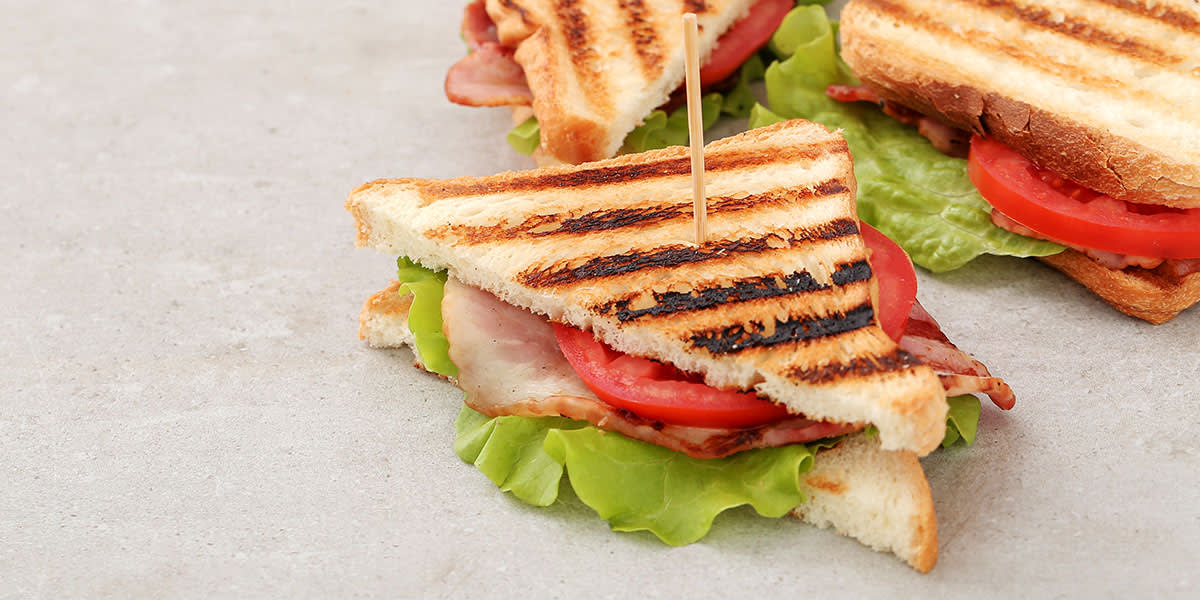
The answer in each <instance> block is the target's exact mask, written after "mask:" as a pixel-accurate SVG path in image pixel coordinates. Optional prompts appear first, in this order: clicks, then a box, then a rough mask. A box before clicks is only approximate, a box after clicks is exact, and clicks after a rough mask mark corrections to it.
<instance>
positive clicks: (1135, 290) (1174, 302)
mask: <svg viewBox="0 0 1200 600" xmlns="http://www.w3.org/2000/svg"><path fill="white" fill-rule="evenodd" d="M1038 260H1041V261H1042V262H1044V263H1046V264H1048V265H1050V266H1052V267H1054V268H1055V269H1058V270H1059V271H1062V272H1063V273H1064V274H1066V275H1067V276H1068V277H1070V278H1071V279H1074V280H1075V281H1077V282H1079V284H1080V285H1082V286H1084V287H1086V288H1088V289H1089V290H1091V291H1092V292H1093V293H1095V294H1096V295H1097V296H1100V297H1101V298H1102V299H1103V300H1104V301H1105V302H1107V303H1109V304H1111V305H1112V307H1113V308H1115V309H1117V310H1119V311H1121V312H1123V313H1125V314H1127V315H1130V316H1132V317H1137V318H1139V319H1143V320H1145V321H1149V322H1151V323H1153V324H1155V325H1160V324H1162V323H1166V322H1167V321H1170V320H1171V319H1174V318H1175V317H1176V316H1178V315H1179V313H1181V312H1183V311H1184V310H1186V309H1187V308H1189V307H1191V306H1194V305H1195V304H1196V303H1198V302H1200V272H1196V273H1191V274H1188V275H1185V276H1183V277H1179V276H1176V275H1174V274H1172V273H1168V272H1165V269H1167V268H1169V267H1167V266H1165V265H1164V266H1163V267H1159V268H1158V269H1142V268H1139V267H1130V268H1126V269H1112V268H1109V267H1107V266H1105V265H1103V264H1101V263H1099V262H1096V261H1095V260H1093V259H1091V258H1088V257H1087V256H1086V255H1084V254H1082V253H1080V252H1076V251H1075V250H1067V251H1065V252H1061V253H1059V254H1054V255H1051V256H1044V257H1041V258H1040V259H1038Z"/></svg>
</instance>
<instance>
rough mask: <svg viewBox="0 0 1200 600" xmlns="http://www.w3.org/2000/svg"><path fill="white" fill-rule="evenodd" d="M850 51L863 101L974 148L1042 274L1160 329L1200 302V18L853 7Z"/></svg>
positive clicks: (1033, 8)
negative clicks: (874, 99) (1038, 246)
mask: <svg viewBox="0 0 1200 600" xmlns="http://www.w3.org/2000/svg"><path fill="white" fill-rule="evenodd" d="M840 36H841V41H842V55H843V57H844V59H845V60H846V62H847V63H848V64H849V66H850V68H851V69H852V70H853V72H854V74H855V75H856V76H857V77H858V78H859V79H860V80H861V82H862V84H863V85H865V86H866V88H868V90H869V93H867V94H864V95H863V96H862V97H863V98H864V99H871V98H870V96H871V94H875V95H877V96H878V98H879V99H881V100H882V102H883V103H884V104H885V106H890V107H891V109H892V111H903V112H913V111H915V112H916V113H919V115H924V116H926V117H931V118H932V119H934V120H936V122H937V123H940V124H942V127H943V128H944V126H946V125H948V126H950V127H951V128H955V129H958V130H962V131H963V132H965V133H963V134H962V135H961V139H962V140H964V141H965V140H966V139H967V138H969V137H971V136H974V138H973V139H971V141H970V142H969V145H970V158H969V166H968V170H969V173H970V177H971V180H972V182H973V183H975V185H976V186H977V187H978V188H979V191H980V193H981V194H982V196H983V197H984V198H985V199H986V200H987V201H988V202H989V203H990V204H991V205H992V208H993V210H992V221H993V223H995V224H996V225H998V226H1000V227H1002V228H1004V229H1007V230H1009V231H1012V232H1015V233H1018V234H1021V235H1026V236H1030V237H1035V238H1038V239H1045V240H1050V241H1054V242H1057V243H1060V244H1062V245H1064V246H1066V247H1067V248H1068V249H1067V250H1066V251H1064V252H1061V253H1058V254H1052V255H1049V256H1044V257H1041V260H1043V261H1045V262H1046V263H1048V264H1049V265H1051V266H1053V267H1054V268H1056V269H1058V270H1060V271H1062V272H1064V273H1066V274H1067V275H1068V276H1070V277H1071V278H1073V279H1075V280H1076V281H1078V282H1080V283H1081V284H1083V285H1084V286H1086V287H1088V288H1089V289H1091V290H1092V291H1093V292H1095V293H1096V294H1098V295H1099V296H1100V297H1102V298H1103V299H1104V300H1105V301H1107V302H1108V303H1109V304H1111V305H1112V306H1114V307H1115V308H1117V309H1118V310H1120V311H1122V312H1124V313H1126V314H1129V315H1132V316H1135V317H1138V318H1141V319H1145V320H1147V321H1150V322H1152V323H1162V322H1165V321H1167V320H1169V319H1171V318H1173V317H1175V316H1176V315H1177V314H1179V312H1180V311H1182V310H1184V309H1186V308H1187V307H1189V306H1192V305H1194V304H1196V303H1197V302H1198V301H1200V3H1197V2H1195V1H1194V0H1160V1H1154V2H1148V1H1144V0H1133V1H1128V2H1125V1H1123V2H1113V1H1107V0H1076V1H1072V2H1061V1H1032V0H1011V1H1007V2H979V1H972V0H852V1H851V2H850V3H849V4H848V5H847V6H846V7H845V8H844V9H843V11H842V13H841V27H840ZM963 147H964V148H965V144H964V145H963Z"/></svg>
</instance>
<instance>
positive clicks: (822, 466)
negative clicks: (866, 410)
mask: <svg viewBox="0 0 1200 600" xmlns="http://www.w3.org/2000/svg"><path fill="white" fill-rule="evenodd" d="M803 477H804V480H803V484H804V488H805V490H804V491H805V493H806V494H807V495H808V501H807V502H805V503H804V504H801V505H800V506H799V507H797V508H796V510H794V511H792V513H793V514H794V515H795V516H797V517H799V518H800V519H802V520H804V521H805V522H807V523H811V524H813V525H816V526H818V527H822V528H830V527H832V528H833V529H834V530H835V531H837V532H838V533H839V534H841V535H845V536H849V537H852V538H854V539H857V540H858V541H859V542H861V543H863V544H864V545H866V546H869V547H871V548H873V549H875V550H878V551H881V552H892V553H894V554H895V555H896V556H899V557H900V558H901V559H902V560H904V561H905V562H907V563H908V564H909V565H912V567H913V568H914V569H916V570H918V571H920V572H922V573H927V572H929V570H930V569H932V568H933V566H934V564H936V563H937V553H938V539H937V517H936V516H935V514H934V512H933V495H932V494H931V493H930V490H929V482H928V480H926V479H925V472H924V470H923V469H922V468H921V463H920V461H918V460H917V457H916V455H915V454H913V453H912V452H908V451H904V450H880V449H879V440H877V439H874V438H871V437H868V436H866V435H864V434H856V435H852V436H849V437H847V438H846V439H845V440H843V441H842V443H841V444H839V445H838V446H837V447H836V448H832V449H830V450H825V451H822V452H821V453H820V455H819V460H814V461H813V468H812V470H810V471H809V472H808V473H805V474H804V476H803Z"/></svg>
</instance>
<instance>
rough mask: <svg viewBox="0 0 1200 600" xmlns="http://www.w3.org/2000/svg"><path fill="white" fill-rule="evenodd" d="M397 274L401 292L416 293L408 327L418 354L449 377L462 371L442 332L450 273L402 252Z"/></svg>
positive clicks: (436, 370) (428, 367) (440, 372)
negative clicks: (443, 302) (455, 363)
mask: <svg viewBox="0 0 1200 600" xmlns="http://www.w3.org/2000/svg"><path fill="white" fill-rule="evenodd" d="M396 266H397V270H396V271H397V272H396V277H397V279H399V280H400V293H401V294H407V293H410V292H411V293H412V295H413V301H412V307H411V308H409V310H408V329H409V331H412V333H413V338H414V339H415V341H416V343H415V344H414V345H415V346H416V352H417V357H418V358H420V359H421V362H422V363H423V364H424V365H425V368H427V369H429V370H430V371H433V372H434V373H439V374H442V375H445V376H447V377H454V376H456V375H458V367H456V366H454V363H453V362H451V361H450V354H449V348H450V344H449V343H448V342H447V341H446V335H445V334H444V333H442V290H443V288H444V287H445V285H446V273H445V272H437V271H432V270H430V269H426V268H425V267H422V266H421V265H418V264H416V263H414V262H412V261H410V260H408V258H406V257H403V256H401V257H400V258H398V259H397V260H396Z"/></svg>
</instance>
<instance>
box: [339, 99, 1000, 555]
mask: <svg viewBox="0 0 1200 600" xmlns="http://www.w3.org/2000/svg"><path fill="white" fill-rule="evenodd" d="M706 164H707V167H708V170H707V171H706V179H707V188H706V190H707V196H708V198H707V205H708V223H709V229H710V237H709V238H708V239H706V240H704V241H703V242H701V243H697V242H696V240H694V239H693V238H692V237H691V236H692V235H694V233H693V224H692V200H691V189H692V188H691V174H690V156H689V153H688V150H687V148H683V147H671V148H667V149H664V150H657V151H651V152H646V153H641V154H632V155H626V156H622V157H619V158H615V159H609V160H604V161H599V162H593V163H588V164H585V165H582V166H577V167H559V168H551V169H541V170H536V171H524V172H510V173H503V174H500V175H495V176H491V177H464V178H457V179H447V180H423V179H390V180H380V181H375V182H372V183H368V184H366V185H363V186H361V187H359V188H358V189H357V190H355V191H354V192H353V193H352V194H351V195H350V198H349V200H348V201H347V208H348V210H350V211H351V213H352V214H353V215H354V217H355V221H356V224H357V232H358V237H357V241H358V244H359V245H360V246H369V247H373V248H376V249H378V250H380V251H384V252H389V253H397V254H400V255H402V256H403V257H404V258H402V259H401V261H400V264H401V269H400V278H401V281H400V282H398V283H396V284H393V286H392V287H390V288H388V289H387V290H384V291H383V292H380V293H379V294H376V295H375V296H373V297H372V298H371V299H370V300H369V301H368V302H367V304H366V306H365V307H364V310H363V314H362V317H361V320H360V322H361V328H360V334H361V335H362V336H363V337H364V338H366V339H367V340H368V341H369V342H370V343H371V344H372V345H376V346H397V345H411V346H414V347H415V350H416V356H417V361H418V364H419V365H421V366H423V367H424V368H426V369H429V370H431V371H434V372H438V373H441V374H442V375H444V376H446V377H448V378H451V379H452V380H453V381H454V382H455V383H456V384H457V385H458V386H459V387H461V388H462V389H463V390H464V391H465V392H466V397H465V402H466V405H467V408H466V409H464V412H463V414H462V415H461V416H460V418H459V422H458V423H457V424H456V428H457V430H458V434H459V439H458V442H457V444H456V450H457V451H458V453H459V455H460V456H462V457H463V458H464V460H467V461H469V462H473V463H475V464H476V465H477V466H478V467H479V468H480V469H481V470H483V471H484V472H485V473H486V474H487V475H488V476H489V477H490V478H491V479H493V481H495V482H496V483H497V484H498V485H500V486H501V487H502V489H505V490H507V491H512V492H513V493H514V494H515V495H517V496H518V497H519V498H521V499H522V500H525V501H526V502H530V503H532V504H539V505H544V504H549V503H551V502H553V501H554V499H555V498H556V497H557V490H558V485H559V482H560V480H561V479H562V473H563V470H564V469H565V470H566V471H568V472H569V473H570V483H571V485H572V487H573V488H574V489H575V492H576V494H577V495H578V496H579V497H580V499H581V500H582V501H584V502H585V503H586V504H588V505H589V506H591V507H592V508H593V509H595V510H596V511H597V512H598V513H599V514H600V515H601V516H602V517H604V518H605V519H608V520H609V521H610V523H611V525H612V527H613V528H614V529H618V530H643V529H644V530H650V531H652V532H653V533H655V534H656V535H658V536H659V537H660V538H662V539H663V540H664V541H667V542H668V543H672V544H681V543H689V542H692V541H695V540H696V539H698V538H699V537H701V536H703V535H704V533H705V532H707V530H708V528H709V526H710V525H711V523H712V519H713V518H714V517H715V516H716V515H717V514H719V513H720V512H721V511H723V510H725V509H726V508H730V507H733V506H738V505H741V504H751V505H753V506H754V507H755V509H756V510H757V511H758V512H759V513H760V514H763V515H768V516H783V515H784V514H787V513H789V512H792V513H794V514H796V515H797V516H800V517H802V518H804V519H805V520H807V521H809V522H811V523H814V524H817V525H819V526H822V527H829V526H832V527H834V528H835V529H837V530H838V531H839V532H841V533H844V534H846V535H850V536H853V537H855V538H856V539H858V540H860V541H862V542H863V543H864V544H866V545H868V546H871V547H872V548H876V549H879V550H885V551H890V552H893V553H895V554H897V555H898V556H900V557H901V558H902V559H904V560H905V561H907V562H909V564H911V565H912V566H913V567H914V568H916V569H918V570H921V571H927V570H928V569H930V568H932V566H933V564H934V562H935V561H936V553H937V534H936V520H935V518H934V515H933V505H932V500H931V496H930V492H929V486H928V483H927V482H926V480H925V477H924V474H923V472H922V470H921V467H920V463H919V462H918V461H917V456H919V455H925V454H927V453H928V452H930V451H931V450H933V449H934V448H936V447H937V446H938V445H939V444H943V443H947V442H950V441H953V439H954V438H955V437H956V436H958V435H966V436H967V437H973V435H974V419H973V417H974V416H977V415H978V408H979V403H978V400H976V399H975V398H974V397H972V396H965V397H964V396H959V395H960V394H970V393H972V392H982V393H987V394H989V395H990V396H991V397H992V398H993V401H994V402H996V403H997V404H998V405H1001V407H1002V408H1008V407H1011V405H1012V392H1011V390H1009V389H1008V387H1007V386H1006V385H1005V384H1004V383H1003V382H1002V381H1000V380H999V379H997V378H994V377H991V376H990V374H988V372H987V370H986V368H984V367H983V365H981V364H979V363H978V362H977V361H975V360H974V359H972V358H970V357H969V356H968V355H966V354H965V353H962V352H961V351H959V350H958V349H957V348H955V347H954V346H953V345H952V344H950V343H949V341H948V340H947V339H946V337H945V336H944V335H943V334H942V333H941V331H940V329H939V328H938V326H937V324H936V322H934V321H933V320H932V318H930V317H929V316H928V314H927V313H925V312H924V311H923V310H922V309H921V308H920V305H919V304H917V303H915V293H916V281H915V276H914V275H913V273H912V265H911V263H910V262H909V261H908V259H907V257H906V256H905V255H904V253H903V251H901V250H899V248H897V247H896V246H895V245H894V244H892V243H891V242H890V241H888V240H887V239H886V238H884V237H882V236H881V235H878V233H877V232H875V231H874V230H873V229H870V228H869V227H866V226H864V225H862V224H860V223H859V221H858V219H857V216H856V213H855V206H854V198H855V191H856V183H855V178H854V174H853V171H852V167H851V161H850V154H849V151H848V149H847V146H846V144H845V141H844V140H843V139H842V138H841V137H840V136H838V135H836V134H834V133H831V132H830V131H829V130H827V129H825V128H823V127H821V126H819V125H816V124H813V123H809V122H805V121H799V120H794V121H787V122H783V123H779V124H776V125H773V126H770V127H765V128H761V129H756V130H753V131H749V132H746V133H743V134H740V135H737V136H734V137H730V138H726V139H724V140H720V141H717V142H713V143H711V144H709V145H708V146H707V149H706ZM948 396H954V397H952V398H949V399H948V398H947V397H948ZM964 401H965V402H964ZM972 406H973V409H972V408H971V407H972ZM972 410H973V414H972ZM948 414H949V418H948V417H947V415H948ZM535 417H536V418H535ZM564 417H565V418H564ZM948 422H949V423H952V424H954V425H955V427H954V428H953V431H952V430H951V429H948V427H947V424H948ZM514 447H519V448H522V450H520V451H519V452H518V451H516V450H513V449H512V448H514Z"/></svg>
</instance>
